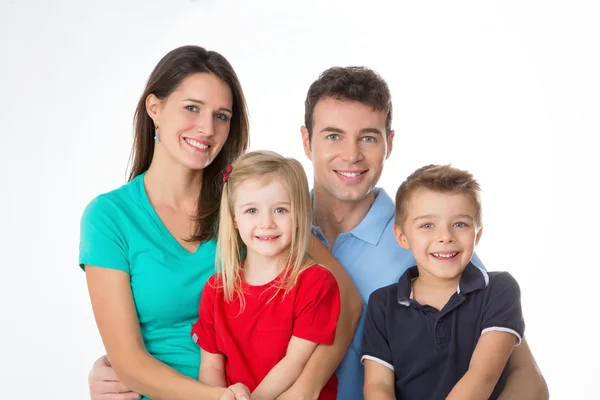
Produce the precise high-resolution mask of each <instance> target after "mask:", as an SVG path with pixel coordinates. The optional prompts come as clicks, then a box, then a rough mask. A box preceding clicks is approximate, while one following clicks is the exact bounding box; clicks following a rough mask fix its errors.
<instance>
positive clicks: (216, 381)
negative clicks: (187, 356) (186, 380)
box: [198, 348, 227, 388]
mask: <svg viewBox="0 0 600 400" xmlns="http://www.w3.org/2000/svg"><path fill="white" fill-rule="evenodd" d="M198 380H199V381H200V382H202V383H205V384H207V385H210V386H218V387H223V388H224V387H227V380H226V379H225V359H224V358H223V355H222V354H212V353H209V352H208V351H205V350H204V349H202V348H201V349H200V371H198Z"/></svg>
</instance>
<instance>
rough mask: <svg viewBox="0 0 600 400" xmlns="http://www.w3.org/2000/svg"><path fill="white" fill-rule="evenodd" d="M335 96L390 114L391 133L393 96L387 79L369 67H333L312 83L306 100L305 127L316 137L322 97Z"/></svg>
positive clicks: (387, 121)
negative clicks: (315, 121)
mask: <svg viewBox="0 0 600 400" xmlns="http://www.w3.org/2000/svg"><path fill="white" fill-rule="evenodd" d="M327 97H331V98H334V99H337V100H354V101H358V102H360V103H363V104H366V105H369V106H371V107H373V110H375V111H383V112H384V113H385V114H386V119H385V130H386V133H387V134H388V135H389V134H390V131H391V129H392V128H391V126H392V96H391V94H390V88H389V87H388V85H387V83H386V82H385V81H384V80H383V78H382V77H381V76H380V75H379V74H378V73H377V72H375V71H373V70H372V69H369V68H366V67H333V68H329V69H328V70H326V71H324V72H323V73H322V74H321V75H320V76H319V78H318V79H317V80H316V81H314V82H313V84H312V85H310V88H309V89H308V93H307V94H306V100H305V102H304V126H306V129H308V136H309V138H310V139H312V128H313V127H312V125H313V113H314V111H315V105H316V104H317V103H318V102H319V100H321V99H324V98H327Z"/></svg>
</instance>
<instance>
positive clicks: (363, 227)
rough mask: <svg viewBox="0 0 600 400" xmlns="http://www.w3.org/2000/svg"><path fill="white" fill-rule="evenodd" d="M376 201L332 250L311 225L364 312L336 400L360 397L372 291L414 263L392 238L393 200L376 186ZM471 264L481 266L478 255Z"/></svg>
mask: <svg viewBox="0 0 600 400" xmlns="http://www.w3.org/2000/svg"><path fill="white" fill-rule="evenodd" d="M375 196H376V197H375V202H374V203H373V205H372V206H371V208H370V209H369V212H368V213H367V215H366V216H365V218H364V219H363V220H362V221H361V222H360V224H358V225H357V226H356V227H355V228H354V229H352V230H351V231H350V232H346V233H342V234H341V235H339V236H338V238H337V240H336V242H335V244H334V246H333V249H332V248H331V247H330V246H329V243H327V239H325V236H323V233H322V232H321V230H320V229H319V228H318V227H316V226H313V228H312V232H313V234H314V235H315V236H317V237H318V238H319V239H320V240H321V241H322V242H323V243H324V244H325V245H326V246H327V247H328V248H329V250H330V251H331V252H332V253H333V255H334V256H335V257H336V258H337V259H338V261H339V262H340V263H341V264H342V266H343V267H344V268H345V269H346V271H347V272H348V274H350V276H351V277H352V280H353V281H354V284H355V285H356V287H357V288H358V291H359V293H360V296H361V297H362V299H363V303H364V308H363V313H362V316H361V318H360V322H359V324H358V329H357V330H356V334H355V335H354V339H353V340H352V344H351V346H350V349H349V350H348V352H347V353H346V357H344V360H343V361H342V363H341V364H340V366H339V367H338V369H337V372H336V374H337V377H338V381H339V386H338V396H337V398H338V400H362V399H363V384H364V380H365V376H364V368H363V365H362V363H361V362H360V356H361V354H362V353H361V347H362V341H363V330H364V325H365V317H366V314H367V301H368V300H369V296H370V295H371V293H372V292H373V291H375V290H376V289H379V288H381V287H384V286H388V285H391V284H393V283H396V282H398V280H399V279H400V276H401V275H402V274H403V273H404V271H406V270H407V269H408V268H410V267H412V266H414V265H416V261H415V258H414V257H413V255H412V252H411V251H410V250H405V249H403V248H402V247H400V246H399V245H398V243H396V238H395V237H394V231H393V228H394V212H395V206H394V202H393V201H392V199H391V198H390V196H388V194H387V193H386V192H385V190H383V189H381V188H376V189H375ZM472 261H473V263H474V264H475V265H477V266H478V267H482V264H481V261H479V259H478V258H477V256H475V255H474V256H473V259H472Z"/></svg>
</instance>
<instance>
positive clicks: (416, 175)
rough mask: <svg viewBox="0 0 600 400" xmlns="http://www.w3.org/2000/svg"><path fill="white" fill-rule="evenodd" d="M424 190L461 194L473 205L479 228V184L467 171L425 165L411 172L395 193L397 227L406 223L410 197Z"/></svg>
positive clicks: (444, 166)
mask: <svg viewBox="0 0 600 400" xmlns="http://www.w3.org/2000/svg"><path fill="white" fill-rule="evenodd" d="M420 189H426V190H431V191H434V192H441V193H463V194H466V195H468V196H469V197H471V198H472V199H473V203H474V204H475V224H476V225H477V226H478V227H480V226H481V198H480V195H479V193H480V191H481V189H480V187H479V183H478V182H477V181H476V180H475V178H473V175H471V174H470V173H469V172H467V171H463V170H461V169H458V168H453V167H452V166H450V165H434V164H431V165H426V166H424V167H421V168H419V169H417V170H416V171H415V172H413V173H412V174H411V175H410V176H409V177H408V178H406V180H405V181H404V182H402V184H401V185H400V187H399V188H398V191H397V192H396V219H395V223H396V225H398V226H399V227H402V224H403V223H404V222H405V221H406V215H407V207H408V202H409V201H410V197H411V195H412V194H413V193H414V192H416V191H418V190H420Z"/></svg>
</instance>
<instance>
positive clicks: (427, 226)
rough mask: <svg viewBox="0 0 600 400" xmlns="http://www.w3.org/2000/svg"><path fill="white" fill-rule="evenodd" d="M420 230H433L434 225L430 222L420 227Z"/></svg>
mask: <svg viewBox="0 0 600 400" xmlns="http://www.w3.org/2000/svg"><path fill="white" fill-rule="evenodd" d="M420 228H425V229H429V228H433V224H431V223H429V222H428V223H426V224H422V225H421V226H420Z"/></svg>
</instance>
